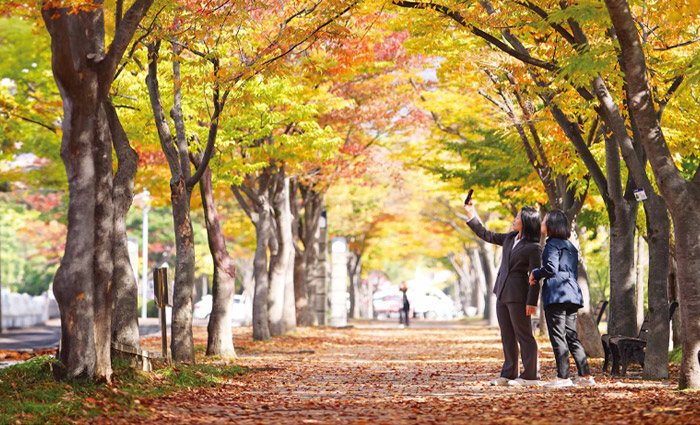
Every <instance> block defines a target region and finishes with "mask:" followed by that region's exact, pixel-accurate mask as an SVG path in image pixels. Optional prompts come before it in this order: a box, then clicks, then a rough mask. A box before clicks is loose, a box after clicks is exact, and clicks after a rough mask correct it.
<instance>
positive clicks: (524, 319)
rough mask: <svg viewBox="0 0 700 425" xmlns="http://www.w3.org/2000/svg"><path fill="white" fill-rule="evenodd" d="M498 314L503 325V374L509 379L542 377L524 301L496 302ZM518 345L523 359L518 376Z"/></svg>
mask: <svg viewBox="0 0 700 425" xmlns="http://www.w3.org/2000/svg"><path fill="white" fill-rule="evenodd" d="M496 316H497V317H498V325H499V326H500V327H501V343H502V344H503V355H504V357H505V361H504V362H503V367H502V368H501V376H502V377H504V378H508V379H515V378H516V377H520V378H523V379H540V373H539V365H538V361H537V341H535V337H534V336H533V335H532V321H531V320H530V316H527V315H526V314H525V304H524V303H502V302H500V301H498V302H497V303H496ZM518 345H520V350H519V351H520V354H521V356H522V359H523V369H524V370H523V373H521V374H520V376H518Z"/></svg>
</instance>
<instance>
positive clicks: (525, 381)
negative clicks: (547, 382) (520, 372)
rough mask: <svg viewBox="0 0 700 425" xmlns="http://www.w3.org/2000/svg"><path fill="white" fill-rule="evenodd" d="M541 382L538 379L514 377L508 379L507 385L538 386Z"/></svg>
mask: <svg viewBox="0 0 700 425" xmlns="http://www.w3.org/2000/svg"><path fill="white" fill-rule="evenodd" d="M541 384H542V383H541V382H540V380H539V379H523V378H515V379H511V380H510V381H508V385H510V386H511V387H518V386H522V387H527V386H531V385H534V386H540V385H541Z"/></svg>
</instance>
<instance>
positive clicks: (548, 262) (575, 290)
mask: <svg viewBox="0 0 700 425" xmlns="http://www.w3.org/2000/svg"><path fill="white" fill-rule="evenodd" d="M542 233H544V234H546V235H547V243H546V244H545V246H544V252H543V253H542V267H540V268H537V269H535V270H533V271H532V273H531V274H530V285H531V286H539V284H538V282H539V280H540V279H542V278H544V285H543V287H542V303H543V305H544V314H545V317H546V319H547V328H548V329H549V340H550V342H551V343H552V349H553V350H554V357H555V359H556V361H557V378H556V379H554V380H553V381H550V382H548V383H546V384H545V386H546V387H550V388H560V387H570V386H572V385H578V386H591V385H595V381H594V380H593V377H592V376H591V371H590V369H589V368H588V360H586V352H585V351H584V350H583V346H582V345H581V341H579V339H578V334H577V333H576V317H577V314H578V309H579V308H581V307H583V295H582V294H581V288H580V287H579V286H578V282H577V278H578V250H577V249H576V247H575V246H574V244H572V243H571V241H569V237H570V236H571V230H570V227H569V220H568V219H567V218H566V214H564V213H563V212H562V211H559V210H552V211H550V212H548V213H547V215H545V217H544V221H542ZM569 352H571V355H572V356H573V357H574V362H576V368H577V369H578V374H579V376H578V378H576V379H575V380H574V381H572V380H571V379H570V378H569V373H570V372H569Z"/></svg>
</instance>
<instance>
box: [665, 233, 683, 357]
mask: <svg viewBox="0 0 700 425" xmlns="http://www.w3.org/2000/svg"><path fill="white" fill-rule="evenodd" d="M668 270H669V271H668V300H669V302H673V301H677V302H678V301H679V299H678V293H679V290H678V279H677V275H678V269H677V267H676V254H675V246H674V245H673V244H671V246H670V250H669V253H668ZM679 304H680V303H679ZM671 331H672V337H671V338H672V339H673V348H674V349H675V348H677V347H680V346H681V313H680V311H677V312H676V314H674V315H673V317H672V318H671Z"/></svg>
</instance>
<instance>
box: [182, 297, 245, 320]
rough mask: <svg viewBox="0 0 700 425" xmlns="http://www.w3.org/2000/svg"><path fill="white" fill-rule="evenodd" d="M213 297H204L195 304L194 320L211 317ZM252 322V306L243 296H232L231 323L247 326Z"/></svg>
mask: <svg viewBox="0 0 700 425" xmlns="http://www.w3.org/2000/svg"><path fill="white" fill-rule="evenodd" d="M212 302H213V297H212V296H211V295H205V296H203V297H202V299H201V300H200V301H198V302H197V303H195V305H194V312H193V314H192V315H193V316H194V318H195V319H209V316H211V308H212ZM252 321H253V304H252V303H251V302H249V301H248V298H247V297H244V296H243V295H234V296H233V307H232V309H231V323H233V324H236V325H240V326H249V325H250V324H251V323H252Z"/></svg>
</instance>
